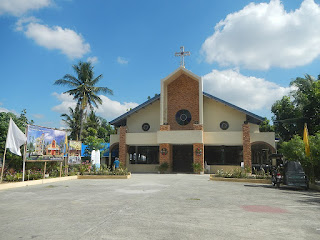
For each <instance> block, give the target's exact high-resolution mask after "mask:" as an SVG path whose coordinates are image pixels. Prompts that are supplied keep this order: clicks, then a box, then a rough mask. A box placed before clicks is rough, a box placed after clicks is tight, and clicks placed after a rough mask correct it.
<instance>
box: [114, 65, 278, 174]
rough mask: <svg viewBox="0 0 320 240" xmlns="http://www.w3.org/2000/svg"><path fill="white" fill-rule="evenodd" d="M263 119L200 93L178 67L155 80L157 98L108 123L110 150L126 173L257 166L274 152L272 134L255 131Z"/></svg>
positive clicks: (198, 85) (198, 83) (200, 86)
mask: <svg viewBox="0 0 320 240" xmlns="http://www.w3.org/2000/svg"><path fill="white" fill-rule="evenodd" d="M263 120H264V119H263V118H262V117H260V116H257V115H256V114H254V113H251V112H249V111H246V110H244V109H242V108H239V107H237V106H235V105H233V104H231V103H228V102H226V101H224V100H222V99H219V98H217V97H214V96H212V95H210V94H208V93H205V92H203V83H202V78H201V77H199V76H197V75H196V74H194V73H192V72H191V71H189V70H187V69H185V68H184V67H179V68H178V69H176V70H175V71H174V72H173V73H171V74H170V75H169V76H167V77H165V78H164V79H162V80H161V93H160V95H157V96H155V97H153V98H152V99H150V100H148V101H146V102H144V103H142V104H141V105H139V106H137V107H136V108H134V109H132V110H130V111H129V112H126V113H125V114H123V115H121V116H119V117H118V118H116V119H114V120H112V121H111V122H110V123H111V124H112V125H113V126H114V127H115V128H116V129H117V134H114V135H111V136H110V159H111V153H112V151H115V150H117V151H119V160H120V162H121V164H122V165H123V166H124V167H126V168H128V170H129V171H131V172H157V167H158V166H159V165H160V164H162V163H164V162H167V163H168V164H169V166H170V168H169V172H192V164H193V163H200V164H201V165H202V166H204V165H206V166H207V171H208V172H212V173H213V172H216V171H217V170H218V169H224V170H227V169H230V168H235V167H240V164H241V162H244V165H245V166H248V167H251V165H252V164H262V162H263V161H264V160H265V158H266V157H265V156H266V155H265V153H272V152H275V134H274V133H273V132H259V124H260V123H261V121H263Z"/></svg>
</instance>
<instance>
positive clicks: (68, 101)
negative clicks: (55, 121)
mask: <svg viewBox="0 0 320 240" xmlns="http://www.w3.org/2000/svg"><path fill="white" fill-rule="evenodd" d="M52 95H53V96H54V97H56V98H57V99H58V100H59V101H61V103H60V104H59V105H57V106H54V107H53V108H51V110H52V111H54V112H58V113H67V114H69V107H71V108H75V107H76V105H77V102H76V101H75V100H73V97H72V96H71V95H69V94H66V93H60V94H59V93H56V92H54V93H52Z"/></svg>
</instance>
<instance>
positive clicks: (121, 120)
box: [110, 92, 264, 127]
mask: <svg viewBox="0 0 320 240" xmlns="http://www.w3.org/2000/svg"><path fill="white" fill-rule="evenodd" d="M203 96H205V97H208V98H210V99H213V100H215V101H217V102H220V103H222V104H224V105H226V106H229V107H231V108H233V109H235V110H238V111H240V112H242V113H244V114H246V116H247V121H248V122H251V123H256V124H260V122H262V121H263V120H264V118H263V117H260V116H258V115H256V114H254V113H252V112H249V111H247V110H245V109H243V108H240V107H237V106H236V105H233V104H231V103H229V102H226V101H224V100H222V99H220V98H217V97H215V96H212V95H210V94H209V93H206V92H203ZM159 99H160V94H159V95H157V96H155V97H153V98H151V99H149V100H148V101H146V102H144V103H142V104H140V105H139V106H137V107H135V108H133V109H132V110H130V111H128V112H126V113H124V114H122V115H121V116H119V117H117V118H116V119H114V120H112V121H110V124H112V125H114V126H116V127H119V126H125V125H126V121H127V117H129V116H130V115H132V114H133V113H136V112H138V111H139V110H140V109H142V108H144V107H146V106H148V105H150V104H152V103H154V102H155V101H157V100H159Z"/></svg>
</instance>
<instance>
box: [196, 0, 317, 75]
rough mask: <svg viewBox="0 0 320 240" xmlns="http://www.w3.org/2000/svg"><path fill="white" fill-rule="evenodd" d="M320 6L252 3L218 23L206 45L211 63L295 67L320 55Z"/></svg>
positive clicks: (311, 3)
mask: <svg viewBox="0 0 320 240" xmlns="http://www.w3.org/2000/svg"><path fill="white" fill-rule="evenodd" d="M319 25H320V6H319V5H318V4H316V3H315V2H314V0H304V1H303V2H302V3H301V6H300V8H299V9H296V10H294V11H290V12H287V11H286V10H285V9H284V6H283V4H282V3H281V1H280V0H271V1H270V2H269V3H259V4H255V3H250V4H249V5H247V6H246V7H244V8H243V9H242V10H240V11H238V12H235V13H231V14H229V15H228V16H227V17H226V18H225V19H224V20H222V21H220V22H219V23H218V24H217V25H216V26H215V32H214V34H213V35H212V36H210V37H208V38H207V39H206V40H205V42H204V43H203V45H202V52H203V53H204V55H205V58H206V61H207V62H208V63H213V62H218V63H219V64H221V65H224V66H228V65H235V66H243V67H246V68H248V69H269V68H270V67H273V66H274V67H282V68H292V67H296V66H303V65H306V64H308V63H310V62H312V61H313V60H314V59H315V58H317V57H318V56H319V55H320V28H319Z"/></svg>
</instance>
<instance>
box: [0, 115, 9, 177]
mask: <svg viewBox="0 0 320 240" xmlns="http://www.w3.org/2000/svg"><path fill="white" fill-rule="evenodd" d="M10 120H11V118H10ZM10 120H9V126H8V132H7V138H6V145H4V154H3V161H2V168H1V179H0V183H2V179H3V172H4V166H5V164H6V153H7V141H8V135H9V128H10Z"/></svg>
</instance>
